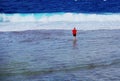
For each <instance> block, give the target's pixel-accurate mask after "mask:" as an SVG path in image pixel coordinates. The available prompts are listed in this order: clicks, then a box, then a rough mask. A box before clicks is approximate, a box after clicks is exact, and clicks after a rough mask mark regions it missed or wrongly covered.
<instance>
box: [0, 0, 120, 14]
mask: <svg viewBox="0 0 120 81" xmlns="http://www.w3.org/2000/svg"><path fill="white" fill-rule="evenodd" d="M53 12H75V13H76V12H77V13H120V1H119V0H69V1H68V0H32V1H31V0H0V13H53Z"/></svg>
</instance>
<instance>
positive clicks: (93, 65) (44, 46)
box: [0, 30, 120, 81]
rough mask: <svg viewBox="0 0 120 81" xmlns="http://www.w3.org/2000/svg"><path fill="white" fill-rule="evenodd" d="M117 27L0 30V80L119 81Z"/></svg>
mask: <svg viewBox="0 0 120 81" xmlns="http://www.w3.org/2000/svg"><path fill="white" fill-rule="evenodd" d="M119 41H120V30H94V31H93V30H91V31H78V35H77V40H76V41H74V40H73V37H72V35H71V30H31V31H21V32H19V31H16V32H0V81H120V54H119V53H120V50H119V49H120V43H119Z"/></svg>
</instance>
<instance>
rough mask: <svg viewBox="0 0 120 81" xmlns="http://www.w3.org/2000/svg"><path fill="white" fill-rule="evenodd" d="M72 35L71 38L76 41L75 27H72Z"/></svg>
mask: <svg viewBox="0 0 120 81" xmlns="http://www.w3.org/2000/svg"><path fill="white" fill-rule="evenodd" d="M72 34H73V36H74V40H76V35H77V30H76V28H75V27H74V28H73V30H72Z"/></svg>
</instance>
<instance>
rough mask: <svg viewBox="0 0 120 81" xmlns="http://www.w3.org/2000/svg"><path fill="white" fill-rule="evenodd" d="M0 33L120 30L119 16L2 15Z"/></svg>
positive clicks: (73, 14) (63, 14)
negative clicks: (73, 29)
mask: <svg viewBox="0 0 120 81" xmlns="http://www.w3.org/2000/svg"><path fill="white" fill-rule="evenodd" d="M0 21H1V22H0V31H23V30H37V29H72V28H73V27H77V29H79V30H96V29H120V15H119V14H101V15H100V14H80V13H79V14H77V13H51V14H49V13H42V14H0Z"/></svg>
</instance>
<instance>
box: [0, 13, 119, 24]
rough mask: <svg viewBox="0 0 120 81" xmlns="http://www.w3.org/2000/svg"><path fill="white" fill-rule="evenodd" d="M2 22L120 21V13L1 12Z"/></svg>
mask: <svg viewBox="0 0 120 81" xmlns="http://www.w3.org/2000/svg"><path fill="white" fill-rule="evenodd" d="M0 20H1V21H2V22H6V21H7V22H55V21H72V22H74V21H77V22H79V21H120V14H82V13H40V14H0Z"/></svg>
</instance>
